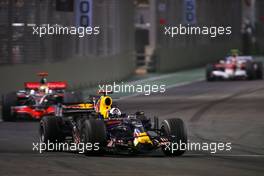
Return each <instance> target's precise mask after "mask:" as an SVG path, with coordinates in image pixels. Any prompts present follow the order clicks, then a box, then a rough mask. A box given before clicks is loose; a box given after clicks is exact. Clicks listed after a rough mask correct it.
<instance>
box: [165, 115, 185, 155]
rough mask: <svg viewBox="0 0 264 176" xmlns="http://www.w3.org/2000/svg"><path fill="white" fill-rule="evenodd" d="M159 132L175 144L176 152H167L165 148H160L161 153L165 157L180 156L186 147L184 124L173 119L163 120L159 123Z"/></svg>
mask: <svg viewBox="0 0 264 176" xmlns="http://www.w3.org/2000/svg"><path fill="white" fill-rule="evenodd" d="M161 132H162V133H163V135H164V136H165V137H167V138H168V139H169V140H170V142H171V143H173V144H177V146H178V149H177V150H174V151H172V150H168V149H167V148H165V147H164V148H162V151H163V153H164V154H165V155H166V156H180V155H182V154H183V153H184V152H185V150H186V145H187V132H186V128H185V125H184V122H183V121H182V120H181V119H179V118H173V119H168V120H164V121H163V122H162V123H161Z"/></svg>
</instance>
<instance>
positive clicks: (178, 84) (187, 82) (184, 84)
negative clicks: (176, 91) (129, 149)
mask: <svg viewBox="0 0 264 176" xmlns="http://www.w3.org/2000/svg"><path fill="white" fill-rule="evenodd" d="M203 80H204V78H201V79H196V80H194V81H186V82H182V83H176V84H173V85H170V86H166V90H168V89H171V88H174V87H181V86H186V85H190V84H193V83H196V82H199V81H203ZM143 94H144V92H141V93H135V94H132V95H127V96H123V97H120V98H119V100H122V99H128V98H132V97H136V96H139V95H143ZM148 96H150V95H146V97H148Z"/></svg>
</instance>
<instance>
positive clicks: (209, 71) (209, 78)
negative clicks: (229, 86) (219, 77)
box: [205, 64, 214, 81]
mask: <svg viewBox="0 0 264 176" xmlns="http://www.w3.org/2000/svg"><path fill="white" fill-rule="evenodd" d="M213 70H214V66H213V65H212V64H208V65H207V66H206V73H205V77H206V80H207V81H213V80H214V75H213Z"/></svg>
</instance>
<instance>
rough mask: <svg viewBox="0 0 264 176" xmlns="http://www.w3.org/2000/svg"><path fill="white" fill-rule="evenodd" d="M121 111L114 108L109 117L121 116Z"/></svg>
mask: <svg viewBox="0 0 264 176" xmlns="http://www.w3.org/2000/svg"><path fill="white" fill-rule="evenodd" d="M121 114H122V113H121V111H120V109H118V108H112V109H110V111H109V117H120V116H121Z"/></svg>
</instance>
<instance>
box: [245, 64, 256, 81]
mask: <svg viewBox="0 0 264 176" xmlns="http://www.w3.org/2000/svg"><path fill="white" fill-rule="evenodd" d="M255 64H256V63H254V62H247V63H246V73H247V77H248V79H249V80H254V79H256V69H255V67H254V65H255Z"/></svg>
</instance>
